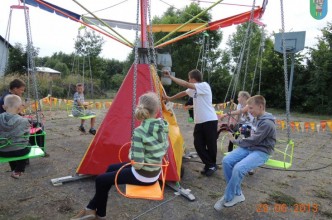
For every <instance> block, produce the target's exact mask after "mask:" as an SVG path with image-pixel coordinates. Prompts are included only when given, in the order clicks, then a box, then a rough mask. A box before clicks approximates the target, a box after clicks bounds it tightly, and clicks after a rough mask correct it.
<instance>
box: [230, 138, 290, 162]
mask: <svg viewBox="0 0 332 220" xmlns="http://www.w3.org/2000/svg"><path fill="white" fill-rule="evenodd" d="M234 148H235V146H234ZM274 150H275V151H276V152H278V153H279V154H281V155H283V160H274V159H268V160H267V161H266V162H265V164H264V165H266V166H270V167H275V168H280V169H289V168H291V167H292V164H293V153H294V141H293V140H290V141H289V143H288V144H287V146H286V148H285V150H284V151H281V150H278V149H276V148H275V149H274ZM288 152H289V153H288ZM229 153H230V152H226V153H224V155H225V156H226V155H227V154H229Z"/></svg>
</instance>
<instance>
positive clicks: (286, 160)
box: [265, 140, 294, 169]
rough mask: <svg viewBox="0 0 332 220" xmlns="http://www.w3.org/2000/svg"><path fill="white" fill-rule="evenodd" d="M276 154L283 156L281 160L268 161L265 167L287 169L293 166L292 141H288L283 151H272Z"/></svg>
mask: <svg viewBox="0 0 332 220" xmlns="http://www.w3.org/2000/svg"><path fill="white" fill-rule="evenodd" d="M274 150H275V151H276V152H277V153H279V154H281V155H283V160H275V159H268V160H267V161H266V162H265V165H267V166H271V167H275V168H280V169H289V168H291V167H292V164H293V154H294V141H293V140H290V141H289V142H288V144H287V146H286V148H285V150H284V151H281V150H278V149H274Z"/></svg>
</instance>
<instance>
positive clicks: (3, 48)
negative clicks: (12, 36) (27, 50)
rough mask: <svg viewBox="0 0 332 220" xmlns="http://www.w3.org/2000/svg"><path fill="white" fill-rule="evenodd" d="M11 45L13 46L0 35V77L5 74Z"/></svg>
mask: <svg viewBox="0 0 332 220" xmlns="http://www.w3.org/2000/svg"><path fill="white" fill-rule="evenodd" d="M12 47H13V46H12V45H10V44H9V42H8V41H6V39H5V38H3V37H2V36H1V35H0V77H1V76H4V75H5V70H6V65H7V62H8V56H9V48H12Z"/></svg>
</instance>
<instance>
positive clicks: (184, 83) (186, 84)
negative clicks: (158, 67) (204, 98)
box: [164, 71, 196, 89]
mask: <svg viewBox="0 0 332 220" xmlns="http://www.w3.org/2000/svg"><path fill="white" fill-rule="evenodd" d="M164 76H165V77H168V78H170V79H171V80H172V81H173V82H175V83H176V84H178V85H179V86H183V87H186V88H189V89H196V87H195V84H194V83H189V82H187V81H185V80H183V79H179V78H176V77H175V76H172V75H171V74H170V72H168V71H165V72H164Z"/></svg>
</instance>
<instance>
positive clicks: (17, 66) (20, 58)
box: [6, 43, 27, 74]
mask: <svg viewBox="0 0 332 220" xmlns="http://www.w3.org/2000/svg"><path fill="white" fill-rule="evenodd" d="M26 68H27V53H26V51H25V49H24V48H23V46H22V44H19V43H16V44H15V46H14V47H13V48H10V49H9V58H8V65H7V69H6V74H9V73H20V74H23V73H25V72H26Z"/></svg>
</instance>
